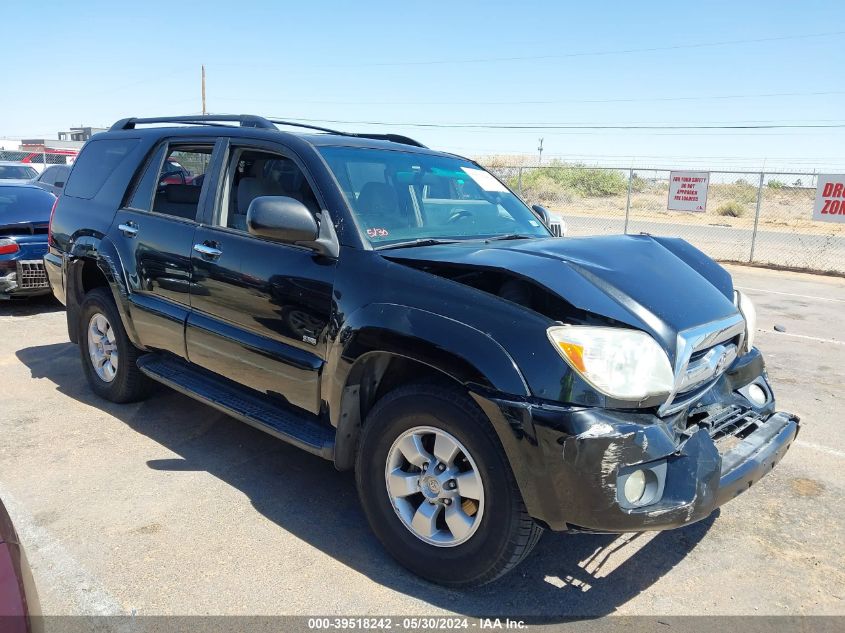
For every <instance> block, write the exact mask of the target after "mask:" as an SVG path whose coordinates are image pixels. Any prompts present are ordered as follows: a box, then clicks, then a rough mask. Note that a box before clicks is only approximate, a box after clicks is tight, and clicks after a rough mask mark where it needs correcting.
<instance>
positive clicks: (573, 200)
mask: <svg viewBox="0 0 845 633" xmlns="http://www.w3.org/2000/svg"><path fill="white" fill-rule="evenodd" d="M488 169H490V171H492V172H493V173H494V174H496V175H497V176H498V177H499V178H500V179H501V180H502V181H503V182H505V183H507V184H508V186H510V187H511V188H512V189H513V190H514V191H516V192H518V193H519V195H520V196H521V197H522V198H523V199H524V200H525V201H526V202H527V203H528V204H541V205H543V206H545V207H546V208H547V209H548V210H549V211H550V212H551V214H552V215H553V216H554V215H559V216H561V217H562V218H563V219H564V220H565V221H566V224H567V229H568V231H567V235H569V236H583V235H597V234H613V233H633V234H637V233H651V234H653V235H668V236H677V237H681V238H683V239H685V240H687V241H689V242H690V243H692V244H694V245H695V246H696V247H698V248H700V249H701V250H702V251H704V252H705V253H707V254H708V255H710V256H711V257H713V258H714V259H718V260H721V261H731V262H747V263H759V264H772V265H776V266H785V267H789V268H797V269H802V270H808V271H818V272H838V273H845V224H836V223H829V222H817V221H814V220H813V204H814V201H815V194H816V174H811V173H783V172H777V173H775V172H746V171H711V172H709V174H710V182H709V189H708V195H707V205H706V209H705V211H704V212H695V213H693V212H684V211H670V210H668V200H669V178H670V173H671V170H669V169H652V168H613V167H585V166H581V165H571V164H564V163H552V164H550V165H545V166H533V167H532V166H515V167H510V166H505V167H501V166H491V167H488ZM679 171H686V170H679Z"/></svg>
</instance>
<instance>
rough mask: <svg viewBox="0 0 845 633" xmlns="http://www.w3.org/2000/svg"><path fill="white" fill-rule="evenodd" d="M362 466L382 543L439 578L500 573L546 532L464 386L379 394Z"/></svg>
mask: <svg viewBox="0 0 845 633" xmlns="http://www.w3.org/2000/svg"><path fill="white" fill-rule="evenodd" d="M436 443H439V447H438V448H435V444H436ZM409 454H410V457H411V458H410V459H408V458H407V455H409ZM443 455H452V456H453V457H447V458H446V459H443V458H442V456H443ZM414 462H416V464H415V463H414ZM355 474H356V482H357V486H358V494H359V496H360V498H361V504H362V506H363V508H364V512H365V514H366V516H367V520H368V521H369V523H370V527H371V528H372V530H373V532H375V534H376V536H377V537H378V538H379V540H380V541H381V542H382V544H383V545H384V547H385V549H386V550H387V551H388V552H389V553H390V554H391V555H392V556H393V557H394V558H395V559H396V560H397V561H398V562H399V563H400V564H401V565H403V566H404V567H406V568H407V569H409V570H410V571H412V572H414V573H415V574H417V575H419V576H422V577H423V578H425V579H427V580H430V581H432V582H436V583H438V584H441V585H446V586H450V587H470V586H478V585H483V584H486V583H488V582H491V581H493V580H495V579H497V578H499V577H500V576H502V575H504V574H505V573H507V572H508V571H510V570H511V569H512V568H513V567H515V566H516V565H517V564H519V563H520V562H521V561H522V560H523V559H524V558H525V557H526V556H527V555H528V554H529V552H530V551H531V549H532V548H533V547H534V545H535V544H536V543H537V541H538V540H539V538H540V535H541V534H542V532H543V530H542V528H541V527H540V526H538V525H537V524H536V523H535V522H534V521H533V519H532V518H531V517H530V516H529V515H528V512H527V511H526V509H525V504H524V503H523V500H522V495H521V494H520V492H519V488H518V487H517V485H516V481H515V480H514V477H513V473H512V472H511V468H510V465H509V463H508V460H507V457H506V455H505V452H504V450H503V449H502V446H501V444H500V442H499V439H498V437H497V436H496V434H495V432H494V431H493V428H492V427H491V425H490V422H489V421H488V420H487V419H486V417H485V416H484V414H483V413H482V412H481V410H480V409H479V408H478V407H477V406H476V404H475V403H474V402H473V401H472V400H471V399H470V398H468V397H467V395H466V394H465V393H463V392H462V391H461V390H459V389H457V388H453V387H450V386H441V385H436V384H417V385H409V386H405V387H400V388H398V389H396V390H395V391H392V392H390V393H389V394H387V395H386V396H385V397H383V398H382V399H381V400H379V401H378V403H376V405H375V407H373V409H372V411H371V412H370V414H369V415H368V416H367V420H366V424H365V426H364V429H363V433H362V437H361V443H360V446H359V451H358V454H357V459H356V468H355ZM458 482H460V483H458ZM465 484H467V485H465ZM418 491H419V492H418ZM465 493H466V494H465ZM467 495H468V496H467ZM475 497H481V499H476V498H475ZM459 510H460V512H458V511H459ZM420 512H422V516H420V515H419V513H420ZM449 513H451V516H450V514H449ZM429 517H432V518H429ZM415 526H416V527H415ZM453 528H457V529H453Z"/></svg>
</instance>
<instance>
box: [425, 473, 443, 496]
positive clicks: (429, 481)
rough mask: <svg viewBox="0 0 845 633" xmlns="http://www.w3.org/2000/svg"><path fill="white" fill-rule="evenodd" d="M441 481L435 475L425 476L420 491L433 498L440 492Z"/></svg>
mask: <svg viewBox="0 0 845 633" xmlns="http://www.w3.org/2000/svg"><path fill="white" fill-rule="evenodd" d="M440 490H441V487H440V482H439V481H437V479H435V478H434V477H423V479H422V482H421V484H420V491H421V492H422V493H423V494H424V495H425V496H426V497H428V498H430V499H432V498H435V497H437V496H438V495H439V494H440Z"/></svg>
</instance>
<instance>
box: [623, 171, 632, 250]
mask: <svg viewBox="0 0 845 633" xmlns="http://www.w3.org/2000/svg"><path fill="white" fill-rule="evenodd" d="M633 181H634V168H633V167H631V168H630V169H629V170H628V198H627V200H625V229H624V230H623V233H624V234H625V235H628V215H629V214H630V212H631V183H632V182H633Z"/></svg>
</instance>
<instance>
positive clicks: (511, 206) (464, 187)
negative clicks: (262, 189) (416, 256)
mask: <svg viewBox="0 0 845 633" xmlns="http://www.w3.org/2000/svg"><path fill="white" fill-rule="evenodd" d="M320 153H321V154H322V155H323V157H324V158H325V159H326V162H327V163H328V164H329V167H330V168H331V170H332V171H333V172H334V175H335V177H336V178H337V180H338V182H339V183H340V186H341V188H342V189H343V191H344V193H345V194H346V199H347V200H348V201H349V204H350V206H351V207H352V211H353V213H354V214H355V218H356V219H357V221H358V224H359V226H360V227H361V228H362V229H363V230H364V232H365V233H366V235H367V237H368V239H369V240H370V243H371V244H372V245H373V246H376V247H379V246H388V245H390V244H395V243H397V242H407V241H410V240H427V239H435V240H440V239H442V240H461V239H481V238H490V237H496V236H503V235H515V234H517V235H525V236H528V237H549V235H550V234H549V232H548V230H547V229H546V228H545V227H544V226H543V225H542V224H541V223H540V221H539V220H538V218H537V216H535V215H534V213H533V212H532V211H531V210H530V209H529V208H528V207H526V206H525V204H524V203H523V202H522V201H521V200H520V199H519V198H517V197H516V196H515V195H514V194H513V193H511V192H510V191H509V190H508V189H507V187H505V186H504V185H503V184H502V183H500V182H499V181H498V180H496V179H495V178H494V177H493V176H492V175H490V174H489V173H487V172H486V171H484V170H483V169H480V168H479V167H478V166H477V165H474V164H473V163H471V162H469V161H467V160H463V159H460V158H452V157H448V156H429V155H426V154H417V153H412V152H402V151H394V150H381V149H367V148H352V147H322V148H320Z"/></svg>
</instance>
